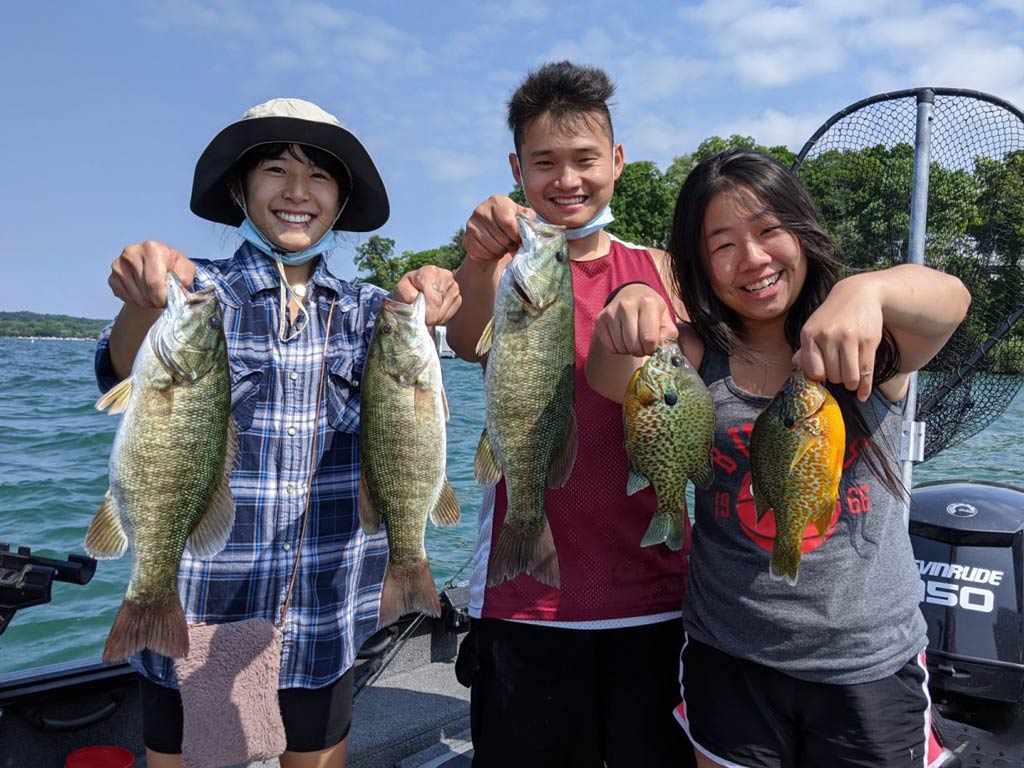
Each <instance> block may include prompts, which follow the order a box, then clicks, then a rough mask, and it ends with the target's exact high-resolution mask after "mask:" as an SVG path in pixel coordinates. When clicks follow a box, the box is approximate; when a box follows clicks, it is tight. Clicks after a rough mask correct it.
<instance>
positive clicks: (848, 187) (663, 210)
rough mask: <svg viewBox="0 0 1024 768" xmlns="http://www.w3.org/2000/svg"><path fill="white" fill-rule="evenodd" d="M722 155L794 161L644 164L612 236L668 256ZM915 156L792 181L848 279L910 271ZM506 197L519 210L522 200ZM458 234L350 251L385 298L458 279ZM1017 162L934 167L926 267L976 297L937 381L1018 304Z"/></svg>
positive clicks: (620, 195)
mask: <svg viewBox="0 0 1024 768" xmlns="http://www.w3.org/2000/svg"><path fill="white" fill-rule="evenodd" d="M730 147H746V148H753V149H758V150H760V151H762V152H766V153H767V154H769V155H772V156H773V157H775V158H776V159H778V160H779V161H780V162H782V163H783V164H784V165H786V166H790V167H791V166H792V165H793V163H794V161H795V160H796V154H795V153H794V152H792V151H791V150H790V149H789V148H787V147H784V146H774V147H767V146H764V145H761V144H758V143H757V142H756V141H755V139H753V138H752V137H749V136H739V135H733V136H730V137H728V138H723V137H720V136H712V137H711V138H708V139H706V140H705V141H703V142H701V144H700V145H699V146H698V147H697V150H696V151H695V152H693V153H691V154H687V155H681V156H679V157H676V158H675V159H674V160H673V161H672V162H671V164H670V165H669V166H668V168H666V169H665V170H664V171H662V170H661V169H660V168H659V167H658V166H657V164H655V163H653V162H651V161H648V160H639V161H635V162H631V163H627V164H626V166H625V167H624V168H623V171H622V175H621V176H620V177H619V179H618V181H617V182H616V183H615V195H614V197H613V198H612V203H611V205H612V210H613V212H614V213H615V222H614V223H613V224H612V225H611V226H609V227H608V230H609V231H610V232H612V233H613V234H615V235H616V236H617V237H619V238H621V239H623V240H626V241H629V242H634V243H640V244H644V245H650V246H656V247H664V246H665V243H666V240H667V235H668V231H669V228H670V225H671V220H672V212H673V207H674V206H675V200H676V196H677V195H678V192H679V187H680V186H681V185H682V183H683V181H684V180H685V179H686V177H687V175H688V174H689V173H690V171H691V170H692V169H693V168H694V166H696V165H697V163H699V162H700V161H701V160H704V159H705V158H707V157H710V156H712V155H714V154H716V153H718V152H720V151H722V150H723V149H727V148H730ZM913 169H914V148H913V146H912V145H910V144H906V143H901V144H896V145H894V146H885V145H881V144H879V145H878V146H873V147H865V148H861V149H838V150H829V151H825V152H822V153H821V154H819V155H816V156H813V157H808V158H806V159H804V160H803V161H802V163H801V164H800V166H799V168H798V173H799V175H800V177H801V179H802V180H803V182H804V184H805V185H806V186H807V188H808V190H809V191H810V193H811V196H812V198H813V199H814V201H815V203H816V204H817V206H818V209H819V211H820V213H821V218H822V222H823V223H824V225H825V228H826V229H827V230H828V231H829V233H830V234H831V235H832V236H833V237H834V238H835V240H836V241H837V242H838V244H839V246H840V249H841V251H842V253H843V256H844V260H845V262H846V264H847V268H848V270H849V271H854V270H861V269H879V268H884V267H888V266H892V265H894V264H900V263H903V262H905V261H906V260H907V253H908V248H909V243H908V241H907V238H908V237H909V232H910V199H911V190H912V187H913ZM510 195H511V197H512V198H513V199H515V200H516V201H517V202H519V203H520V204H523V205H525V203H526V201H525V198H524V197H523V195H522V191H521V190H519V189H513V190H512V191H511V193H510ZM463 231H464V230H462V229H459V230H458V231H457V232H456V233H455V234H454V235H452V238H451V240H450V241H449V242H448V243H446V244H445V245H442V246H440V247H439V248H434V249H431V250H427V251H418V252H414V251H403V252H402V253H401V254H397V255H396V254H395V250H394V249H395V241H394V240H393V239H391V238H385V237H381V236H379V235H374V236H371V237H370V238H368V239H367V240H366V241H365V242H364V243H362V244H361V245H360V246H358V247H357V248H356V257H355V264H356V268H357V269H359V270H360V272H362V273H363V274H362V279H363V280H365V281H367V282H371V283H374V284H376V285H379V286H381V287H383V288H386V289H390V288H392V287H393V286H394V284H395V282H397V280H398V279H399V277H401V275H403V274H404V273H405V272H407V271H409V270H410V269H416V268H418V267H420V266H423V265H424V264H437V265H439V266H442V267H445V268H447V269H455V268H456V267H458V265H459V264H460V263H461V262H462V259H463V258H464V257H465V251H464V249H463V248H462V235H463ZM1022 256H1024V151H1022V150H1017V151H1013V152H1009V153H1007V154H1006V155H1005V156H1004V157H1001V158H995V157H984V156H979V157H976V158H974V161H973V164H972V165H971V166H970V167H961V168H948V167H944V166H942V165H940V164H938V163H934V162H933V163H932V164H931V167H930V178H929V196H928V236H927V241H926V244H925V262H926V263H927V264H928V265H929V266H932V267H935V268H937V269H941V270H943V271H944V272H950V273H952V274H955V275H957V276H958V277H960V278H961V280H963V282H964V283H965V284H966V285H967V287H968V288H969V289H970V291H971V293H972V295H973V302H972V307H971V313H970V314H969V316H968V318H967V320H966V321H965V322H964V324H963V326H962V327H961V329H960V330H959V331H958V332H957V335H956V337H955V338H954V339H953V340H952V342H951V343H950V344H949V345H947V348H946V349H945V350H944V352H943V354H940V355H939V356H938V357H937V358H936V360H934V361H933V362H932V364H931V366H930V367H932V368H934V369H937V370H942V369H944V368H948V366H950V365H951V364H952V361H951V360H950V359H949V357H950V356H952V357H955V358H957V359H962V358H963V357H965V356H966V355H967V354H969V353H970V351H973V349H976V348H977V347H979V346H980V345H981V344H982V342H983V341H984V340H985V338H986V337H987V336H988V334H989V333H991V331H992V330H993V329H994V328H995V327H996V326H998V325H999V323H1000V321H1001V320H1003V319H1005V318H1006V317H1007V316H1008V315H1009V313H1010V312H1012V311H1013V310H1014V309H1015V308H1016V307H1017V306H1019V305H1020V304H1021V302H1022V301H1024V259H1022ZM984 367H985V369H986V370H988V371H990V372H992V373H1022V372H1024V324H1018V325H1017V326H1016V327H1015V329H1014V331H1013V332H1012V333H1011V336H1010V337H1009V341H1008V342H1007V343H1003V344H1000V345H999V346H998V347H996V349H995V350H994V352H993V354H992V355H990V356H989V357H988V358H986V361H985V363H984Z"/></svg>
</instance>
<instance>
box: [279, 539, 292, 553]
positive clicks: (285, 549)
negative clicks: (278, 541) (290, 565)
mask: <svg viewBox="0 0 1024 768" xmlns="http://www.w3.org/2000/svg"><path fill="white" fill-rule="evenodd" d="M291 548H292V545H291V544H289V543H288V542H287V541H286V542H285V543H284V544H282V545H281V549H283V550H284V551H285V552H287V551H289V550H290V549H291Z"/></svg>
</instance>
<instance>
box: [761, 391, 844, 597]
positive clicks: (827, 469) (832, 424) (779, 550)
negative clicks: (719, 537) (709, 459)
mask: <svg viewBox="0 0 1024 768" xmlns="http://www.w3.org/2000/svg"><path fill="white" fill-rule="evenodd" d="M845 450H846V427H845V425H844V424H843V415H842V413H841V412H840V410H839V404H838V403H837V402H836V400H835V398H834V397H833V396H832V394H831V393H830V392H829V391H828V390H827V389H826V388H825V386H824V385H822V384H821V383H820V382H817V381H811V380H809V379H807V377H806V376H804V374H803V372H802V371H796V372H794V373H793V374H792V375H791V376H790V377H789V378H788V379H787V380H786V383H785V384H784V385H783V387H782V389H781V390H780V391H779V393H778V394H777V395H776V396H775V398H774V399H773V400H772V401H771V403H769V404H768V407H767V408H765V409H764V411H762V412H761V415H760V416H758V417H757V421H756V422H755V423H754V430H753V433H752V434H751V437H750V470H751V475H752V479H753V485H754V504H755V506H756V509H757V519H758V522H760V520H761V518H763V517H764V516H765V515H766V514H767V513H768V512H769V511H773V512H774V514H775V527H776V533H775V542H774V544H773V546H772V556H771V564H770V573H771V575H772V578H775V579H785V581H786V582H787V583H788V584H791V585H795V584H796V583H797V577H798V575H799V571H800V554H801V546H802V544H803V535H804V530H805V529H806V528H807V526H808V524H810V523H814V527H815V528H816V530H817V531H818V534H819V535H821V536H822V537H824V535H825V532H826V530H827V529H828V525H829V522H830V521H831V519H832V513H833V512H834V510H835V506H836V502H837V501H838V498H839V480H840V478H841V477H842V474H843V455H844V453H845Z"/></svg>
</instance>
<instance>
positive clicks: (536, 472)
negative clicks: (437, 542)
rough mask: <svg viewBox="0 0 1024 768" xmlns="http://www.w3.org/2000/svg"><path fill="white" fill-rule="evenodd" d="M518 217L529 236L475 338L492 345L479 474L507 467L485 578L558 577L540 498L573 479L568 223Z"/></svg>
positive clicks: (489, 475)
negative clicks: (503, 506)
mask: <svg viewBox="0 0 1024 768" xmlns="http://www.w3.org/2000/svg"><path fill="white" fill-rule="evenodd" d="M519 227H520V234H521V236H522V242H523V245H522V247H521V248H520V250H519V252H518V253H517V254H516V256H515V258H514V259H513V260H512V262H511V263H510V264H509V265H508V267H507V268H506V269H505V271H504V273H503V274H502V277H501V280H500V282H499V285H498V290H497V295H496V297H495V305H494V316H493V320H492V321H491V323H490V324H489V325H488V327H487V329H486V330H485V331H484V335H483V336H482V337H481V342H480V344H479V345H478V347H477V351H478V353H481V354H482V353H483V352H487V365H486V368H485V372H484V404H485V423H486V429H485V431H484V434H483V436H482V437H481V441H480V446H479V449H478V451H477V458H476V462H475V470H476V476H477V480H478V481H480V482H481V483H482V484H494V483H497V482H498V481H499V479H500V477H501V473H502V472H503V473H504V479H505V485H506V490H507V493H508V509H507V512H506V515H505V519H504V521H503V524H502V528H501V531H500V532H499V534H498V540H497V542H496V544H495V547H494V552H493V553H492V555H491V560H490V566H489V572H488V578H487V581H488V584H490V585H494V584H498V583H501V582H502V581H505V580H507V579H511V578H515V577H516V576H518V575H519V574H522V573H526V574H530V575H532V576H533V577H534V578H535V579H537V580H538V581H540V582H542V583H544V584H548V585H549V586H556V587H557V586H558V585H559V583H560V578H559V571H558V560H557V554H556V552H555V548H554V540H553V538H552V534H551V528H550V526H549V525H548V522H547V517H546V515H545V508H544V499H545V495H546V493H547V489H548V488H549V487H552V488H557V487H561V486H562V485H564V484H565V483H566V482H567V481H568V478H569V474H570V472H571V470H572V465H573V463H574V461H575V456H576V445H577V437H576V420H575V410H574V397H575V393H574V387H575V362H576V358H575V354H576V353H575V337H574V315H573V313H574V308H573V294H572V272H571V266H570V263H569V255H568V246H567V243H566V239H565V230H564V228H562V227H555V226H552V225H548V224H543V223H539V222H535V221H532V220H530V219H528V218H525V217H520V219H519Z"/></svg>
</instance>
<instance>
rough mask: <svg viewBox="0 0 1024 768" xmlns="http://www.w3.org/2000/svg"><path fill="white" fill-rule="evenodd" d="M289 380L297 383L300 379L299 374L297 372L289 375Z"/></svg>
mask: <svg viewBox="0 0 1024 768" xmlns="http://www.w3.org/2000/svg"><path fill="white" fill-rule="evenodd" d="M288 378H289V379H291V380H292V381H295V380H296V379H297V378H299V374H297V373H296V372H295V371H292V372H291V373H289V374H288Z"/></svg>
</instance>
